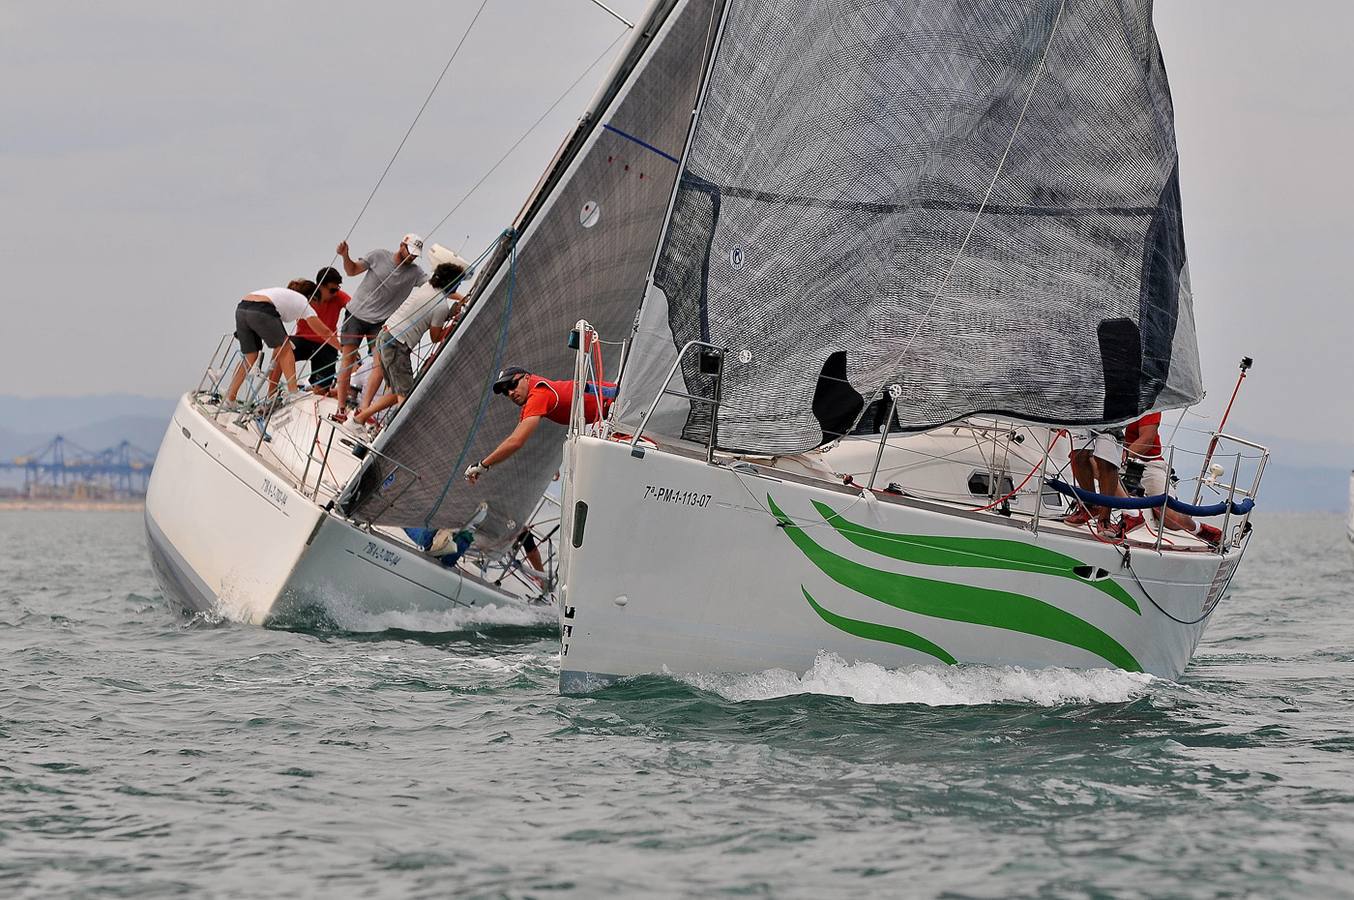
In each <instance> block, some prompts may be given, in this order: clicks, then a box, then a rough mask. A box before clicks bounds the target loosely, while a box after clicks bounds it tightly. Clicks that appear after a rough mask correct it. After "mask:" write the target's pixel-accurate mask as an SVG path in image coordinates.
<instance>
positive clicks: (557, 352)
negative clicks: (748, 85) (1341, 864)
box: [349, 0, 712, 547]
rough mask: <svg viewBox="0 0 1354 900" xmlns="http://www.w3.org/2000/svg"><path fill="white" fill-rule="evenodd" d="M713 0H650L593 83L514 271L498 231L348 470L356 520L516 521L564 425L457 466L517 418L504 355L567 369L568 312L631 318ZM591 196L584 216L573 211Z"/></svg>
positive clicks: (533, 365) (482, 542)
mask: <svg viewBox="0 0 1354 900" xmlns="http://www.w3.org/2000/svg"><path fill="white" fill-rule="evenodd" d="M711 9H712V0H689V2H683V0H679V2H676V3H659V4H656V5H655V6H654V7H653V8H652V10H651V17H650V18H649V19H648V20H647V21H646V22H642V23H640V29H639V37H638V38H637V39H636V41H637V44H632V45H631V46H632V50H631V52H632V53H638V54H641V55H639V57H638V62H637V63H635V64H634V66H633V68H631V70H630V71H629V72H628V73H626V72H625V71H624V69H622V70H621V72H620V78H621V79H622V82H621V85H620V89H619V91H615V92H613V94H612V96H611V98H610V99H607V95H606V92H605V91H604V92H603V94H602V95H601V96H602V100H601V103H602V106H601V108H599V109H595V110H594V111H593V115H594V118H593V120H592V122H591V123H590V127H588V128H587V129H586V130H585V132H584V133H583V135H582V136H581V139H582V141H583V143H582V145H581V147H580V148H579V149H578V150H576V151H574V153H573V159H572V160H570V159H569V155H568V154H569V152H570V150H569V148H568V147H567V146H566V149H565V151H564V154H565V155H564V156H563V157H562V158H561V160H560V161H558V163H557V166H556V168H555V170H552V172H553V174H556V175H558V174H559V172H558V169H559V168H560V167H563V168H564V171H563V174H562V177H559V178H557V179H556V182H555V183H554V184H553V185H552V184H551V183H550V178H551V175H547V179H546V182H545V186H544V188H543V190H544V193H543V194H538V196H537V197H536V198H535V200H534V201H533V202H531V203H529V204H528V206H527V208H526V210H525V211H524V213H523V217H522V218H521V219H519V221H518V223H517V224H518V229H519V231H520V237H519V238H518V240H517V247H516V251H517V252H516V264H515V266H513V265H510V261H509V260H508V259H507V258H506V253H505V252H502V251H505V250H506V247H507V244H508V242H505V243H504V246H503V247H502V248H500V251H501V252H500V253H499V255H498V256H497V257H495V258H494V259H492V260H491V262H490V264H489V265H490V266H493V265H494V263H495V262H497V263H498V267H497V270H496V271H494V272H493V274H492V276H491V277H492V280H486V281H485V284H486V285H487V288H486V289H485V290H484V291H483V292H481V293H480V295H479V296H478V297H474V298H472V299H473V306H472V309H471V313H470V314H469V315H468V317H467V319H466V321H465V322H464V323H463V324H462V326H461V327H460V328H459V329H458V332H457V334H456V335H455V336H454V337H453V338H452V340H451V342H450V343H448V344H447V345H446V346H445V347H443V348H442V351H441V352H440V353H439V355H438V357H437V359H436V361H435V362H434V363H433V366H432V368H431V369H430V370H429V371H428V372H427V374H426V375H425V376H424V377H423V379H422V380H421V381H420V383H419V384H418V385H417V386H416V388H415V390H414V392H413V394H412V396H411V397H410V399H409V401H408V403H407V404H406V407H405V409H403V410H402V411H401V412H400V414H399V416H398V417H397V418H396V420H395V422H394V424H393V426H392V428H391V429H389V430H388V433H387V435H386V436H385V439H384V441H383V442H382V443H379V444H378V445H377V450H378V451H379V452H380V453H381V454H383V455H384V457H386V459H382V458H372V459H371V460H370V461H369V464H368V466H367V468H366V469H365V470H364V472H363V474H362V476H361V477H360V479H359V481H358V484H357V486H356V493H355V497H354V498H353V499H351V500H350V501H349V506H350V508H349V513H350V515H352V516H353V517H354V518H355V519H357V520H359V521H373V522H376V523H378V524H394V525H423V524H426V525H428V526H430V527H448V526H450V527H455V526H458V525H461V524H463V523H465V522H466V521H468V520H469V519H470V518H471V517H472V516H473V515H474V514H475V511H476V508H477V506H478V505H479V503H480V502H481V501H488V503H489V516H488V518H487V519H486V520H485V521H484V523H483V524H482V525H481V526H480V528H479V531H478V533H477V542H476V543H477V545H479V546H489V547H493V546H495V545H496V544H502V543H503V542H505V541H510V540H512V539H513V538H514V537H515V536H516V533H517V531H519V530H520V529H521V527H522V525H523V524H524V522H525V520H526V518H527V516H528V515H529V514H530V513H531V510H532V509H533V508H534V507H535V505H536V503H537V501H538V500H539V499H540V497H541V495H542V493H544V491H545V489H546V488H547V487H548V486H549V485H550V482H551V479H552V478H553V477H554V475H555V472H556V471H557V469H558V468H559V464H560V458H561V450H562V444H563V438H564V429H563V427H562V426H559V425H555V424H554V423H552V422H549V421H548V420H542V422H541V423H540V427H539V428H538V429H537V430H536V433H535V434H534V435H533V436H532V438H531V440H530V441H529V442H528V443H527V445H526V446H525V447H524V448H523V449H522V450H520V451H518V452H517V453H516V454H515V455H514V456H513V457H512V458H511V459H509V460H507V461H505V462H504V463H502V464H500V465H497V466H495V467H494V468H493V469H492V470H491V471H490V472H489V473H488V474H486V475H485V476H484V477H482V478H481V479H480V480H479V482H478V483H477V484H475V485H470V484H467V483H466V482H465V481H464V479H463V478H462V477H461V476H462V472H463V471H464V469H465V467H466V466H468V465H470V464H471V463H474V462H476V461H478V460H480V459H482V458H483V457H485V456H487V455H488V454H489V452H490V451H491V450H492V449H493V448H494V447H495V446H497V444H498V443H499V441H501V440H502V439H503V438H504V437H506V436H507V435H508V434H509V433H510V432H511V431H512V429H513V428H514V426H516V424H517V422H518V415H519V410H518V408H517V407H516V406H514V405H513V404H512V402H511V401H509V400H508V399H507V398H505V397H501V396H494V395H491V394H490V393H489V391H490V387H491V385H492V383H493V380H494V377H495V375H496V374H497V371H498V370H499V368H500V367H502V366H509V365H517V366H522V367H524V368H526V369H528V370H529V371H531V372H533V373H535V374H538V375H540V376H542V377H545V378H570V377H572V375H573V366H574V352H573V351H571V350H570V349H569V348H568V345H567V344H568V340H567V339H568V333H569V331H570V329H572V328H573V326H574V323H575V322H577V321H578V320H579V319H580V318H583V319H587V320H588V321H590V322H592V323H594V324H595V325H596V326H597V327H598V328H599V330H600V331H601V333H602V334H603V335H607V334H610V335H624V334H627V333H628V332H629V330H630V328H631V327H632V326H633V323H634V317H635V312H636V310H637V309H638V307H639V303H640V300H641V298H642V297H643V293H644V284H645V278H646V276H647V275H648V270H649V267H650V265H651V264H652V262H653V257H654V252H655V250H656V248H657V246H658V238H659V235H660V233H661V230H662V223H663V217H664V214H665V213H666V211H667V205H668V202H669V199H670V198H671V194H672V188H673V184H674V182H675V180H676V176H677V168H678V166H677V158H679V157H680V155H681V152H682V148H683V146H684V145H685V142H686V138H687V133H688V130H689V128H690V125H691V109H692V105H693V103H694V102H695V96H696V91H697V88H698V85H699V80H700V76H701V70H702V63H703V61H704V58H705V55H706V49H707V48H706V44H707V42H708V41H709V40H710V38H711V35H712V29H711V27H710V23H711ZM650 38H652V40H650ZM636 47H637V48H638V49H636ZM575 139H576V140H578V139H579V137H578V136H576V138H575ZM594 207H595V208H596V210H597V212H596V217H595V220H594V219H593V218H592V217H591V216H589V215H587V214H586V212H585V208H586V211H591V210H592V209H593V208H594ZM510 294H511V308H510V309H509V295H510ZM504 335H506V338H505V339H503V340H502V342H501V338H503V336H504ZM477 420H478V422H477ZM389 460H394V461H395V462H397V463H399V466H396V465H393V464H392V463H391V462H390V461H389Z"/></svg>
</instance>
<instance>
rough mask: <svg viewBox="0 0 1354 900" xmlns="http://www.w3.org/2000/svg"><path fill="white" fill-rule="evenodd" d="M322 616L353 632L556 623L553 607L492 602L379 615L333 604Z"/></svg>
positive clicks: (446, 630)
mask: <svg viewBox="0 0 1354 900" xmlns="http://www.w3.org/2000/svg"><path fill="white" fill-rule="evenodd" d="M325 613H326V616H327V618H328V619H329V620H330V623H331V624H332V625H333V626H334V627H335V628H337V629H339V630H341V631H352V632H364V631H414V632H431V633H437V634H446V633H452V632H458V631H473V630H475V629H476V628H483V627H486V626H517V627H526V628H541V627H547V626H550V625H553V624H555V623H556V622H557V621H558V620H559V612H558V611H557V610H556V609H555V607H554V606H526V605H521V606H518V605H515V604H514V605H504V606H496V605H494V604H492V603H490V604H488V605H485V606H476V607H471V608H468V609H448V610H438V611H430V610H385V611H382V612H372V611H369V610H363V609H358V608H356V607H351V606H344V605H342V604H336V605H329V606H327V607H326V609H325Z"/></svg>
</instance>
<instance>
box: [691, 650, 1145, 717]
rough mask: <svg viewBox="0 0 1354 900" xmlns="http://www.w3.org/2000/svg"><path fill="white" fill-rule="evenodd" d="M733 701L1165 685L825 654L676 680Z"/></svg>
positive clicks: (1054, 701) (972, 697)
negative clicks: (898, 664) (894, 664)
mask: <svg viewBox="0 0 1354 900" xmlns="http://www.w3.org/2000/svg"><path fill="white" fill-rule="evenodd" d="M673 677H675V678H676V679H677V680H679V681H682V682H684V683H686V684H689V685H691V686H692V687H695V688H699V689H700V690H705V691H710V692H711V693H714V694H718V695H719V696H721V697H724V698H725V699H726V700H734V701H744V700H770V699H774V698H776V697H787V696H791V695H794V694H823V695H827V696H834V697H850V698H851V699H852V700H855V701H856V702H858V703H869V704H902V703H915V704H921V705H924V706H985V705H990V704H1000V703H1025V704H1033V705H1036V706H1061V705H1064V704H1069V703H1123V702H1126V701H1128V700H1134V699H1136V698H1138V697H1141V696H1142V695H1143V694H1145V693H1146V692H1147V691H1148V689H1149V688H1150V687H1151V685H1152V683H1153V682H1155V681H1157V680H1158V679H1156V678H1154V677H1153V676H1151V675H1144V674H1141V673H1133V672H1124V671H1121V670H1118V669H1060V668H1049V669H1025V668H1021V667H1019V666H1002V667H997V666H944V667H940V666H934V667H932V666H917V667H909V668H905V669H886V668H884V667H883V666H880V665H878V664H876V663H868V662H854V663H848V662H846V661H845V660H843V659H842V658H841V657H840V656H837V655H836V654H835V653H819V654H818V658H817V659H815V660H814V663H813V666H812V667H811V668H810V669H809V670H808V671H807V672H805V673H804V674H802V675H798V674H796V673H794V672H791V671H789V670H788V669H768V670H766V671H764V672H757V673H754V674H746V675H708V674H691V675H675V676H673Z"/></svg>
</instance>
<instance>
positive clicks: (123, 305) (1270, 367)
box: [0, 0, 1354, 444]
mask: <svg viewBox="0 0 1354 900" xmlns="http://www.w3.org/2000/svg"><path fill="white" fill-rule="evenodd" d="M479 5H480V4H479V0H437V2H425V0H402V2H400V3H375V2H362V3H357V2H335V0H328V2H318V0H297V2H285V0H270V2H261V0H232V2H231V3H228V4H227V3H215V4H205V3H193V2H175V3H171V2H133V0H118V2H115V3H99V4H96V3H92V2H68V0H44V2H31V3H29V2H22V3H21V2H17V0H9V2H3V3H0V84H3V85H4V89H3V91H0V122H3V127H2V128H0V253H3V262H4V269H5V282H6V285H5V293H6V298H5V301H4V303H5V310H6V312H7V316H6V320H7V322H8V325H9V334H10V340H9V343H8V348H7V349H8V352H7V353H6V354H5V355H4V359H5V362H4V364H3V371H4V373H5V378H4V387H3V388H0V393H17V394H23V395H41V394H86V393H104V392H122V391H126V392H134V393H144V394H154V395H166V396H167V395H173V394H176V393H178V392H180V391H182V390H184V389H186V388H187V387H189V386H190V385H191V384H193V383H195V382H196V380H197V377H198V375H199V374H200V371H201V368H202V366H203V364H204V362H205V360H206V357H207V355H208V354H209V352H210V351H211V350H212V348H213V347H214V346H215V345H216V341H217V340H218V339H219V337H220V335H221V334H223V333H224V332H226V331H228V330H230V329H231V328H232V327H233V325H232V322H233V320H232V309H233V307H234V304H235V302H236V300H238V299H239V297H240V296H241V295H243V294H244V293H246V292H248V291H249V290H253V289H256V288H259V287H264V286H271V285H275V284H284V283H285V282H286V281H287V280H288V279H289V278H292V277H296V276H301V275H310V274H313V272H314V270H315V269H316V268H318V267H319V266H321V265H324V264H326V263H328V262H329V260H330V259H331V257H332V254H333V248H334V244H335V243H337V241H338V240H339V239H340V238H342V237H343V235H344V233H345V232H346V231H347V230H348V228H349V226H350V225H351V223H352V221H353V219H354V217H355V216H356V215H357V212H358V210H359V209H360V208H361V206H362V203H363V201H364V200H365V199H366V197H367V194H368V192H369V191H370V190H371V188H372V186H373V185H374V184H375V182H376V179H377V177H378V176H379V175H380V173H381V170H382V169H383V168H384V166H385V164H386V162H387V160H388V159H389V157H390V154H391V153H392V152H393V151H394V149H395V147H396V145H397V144H398V143H399V140H400V137H401V136H402V135H403V133H404V131H405V129H406V128H407V127H408V125H409V122H410V121H411V120H412V118H413V116H414V114H415V112H417V110H418V107H419V105H420V104H421V103H422V101H423V98H424V96H425V95H426V93H427V91H428V89H429V87H431V85H432V83H433V81H434V79H435V78H436V77H437V74H438V72H439V71H441V69H442V66H443V65H444V64H445V63H446V60H447V57H448V56H449V55H450V53H451V50H452V48H453V47H454V46H455V44H456V42H457V41H458V40H459V39H460V36H461V34H462V31H463V30H464V28H465V25H466V23H467V22H468V21H469V19H470V17H471V16H472V15H473V14H474V12H475V10H476V9H477V8H478V7H479ZM610 5H611V6H612V7H613V8H615V9H617V10H618V11H620V12H621V13H622V14H624V15H626V16H628V17H630V18H634V17H636V16H638V14H639V13H640V11H641V10H642V9H643V7H644V6H645V4H644V2H643V0H611V2H610ZM1156 21H1157V30H1158V33H1159V35H1160V38H1161V42H1162V45H1163V48H1164V52H1165V57H1166V66H1167V70H1168V72H1169V73H1170V78H1171V84H1172V89H1173V92H1174V95H1175V104H1176V120H1177V128H1178V132H1179V139H1180V154H1181V173H1182V192H1183V195H1184V204H1185V229H1186V240H1187V245H1188V252H1189V256H1190V268H1191V274H1192V277H1193V282H1194V291H1195V298H1196V317H1197V321H1198V326H1199V334H1200V345H1201V352H1202V355H1203V361H1204V367H1205V368H1204V374H1205V382H1206V384H1207V386H1208V390H1209V398H1208V400H1207V401H1206V402H1205V404H1204V405H1203V407H1202V408H1203V409H1204V410H1205V411H1207V412H1210V413H1212V414H1214V415H1216V413H1217V412H1218V411H1220V409H1221V406H1222V405H1224V404H1225V402H1226V399H1227V396H1228V395H1229V394H1230V392H1231V389H1232V385H1233V382H1234V380H1235V374H1236V363H1237V361H1238V360H1239V358H1240V357H1241V356H1242V355H1243V354H1245V355H1250V356H1254V357H1255V359H1256V367H1255V370H1254V374H1253V376H1252V377H1251V378H1250V379H1249V380H1248V381H1247V384H1246V387H1245V389H1244V392H1243V395H1242V399H1241V400H1240V401H1238V405H1237V410H1236V412H1234V413H1233V415H1234V417H1236V418H1237V420H1238V422H1240V423H1242V424H1244V425H1245V426H1247V427H1248V430H1251V431H1255V432H1261V433H1267V434H1272V435H1286V436H1289V437H1297V436H1300V435H1306V436H1309V437H1310V438H1312V439H1316V440H1325V441H1340V442H1345V443H1350V444H1354V399H1352V396H1354V357H1352V355H1351V348H1352V347H1354V303H1351V299H1352V297H1351V294H1352V291H1351V287H1350V276H1349V275H1348V270H1349V267H1350V257H1351V256H1354V215H1352V214H1351V209H1354V179H1352V178H1351V177H1350V174H1349V160H1350V159H1351V157H1352V156H1354V154H1352V153H1351V147H1350V141H1351V138H1354V91H1351V87H1352V86H1354V77H1351V75H1350V72H1349V68H1348V67H1349V64H1350V63H1349V61H1350V59H1351V58H1354V4H1351V3H1349V2H1348V0H1303V2H1300V3H1287V4H1274V3H1272V2H1266V3H1261V2H1256V0H1159V2H1158V4H1157V10H1156ZM622 31H623V26H621V25H620V24H619V23H617V22H616V21H615V20H613V19H611V18H609V17H608V16H607V15H606V13H604V12H602V11H601V10H599V9H597V8H596V7H595V6H593V5H592V4H591V3H590V2H589V0H489V3H488V6H487V7H486V9H485V11H484V13H483V15H482V17H481V18H480V20H479V22H478V23H477V24H476V26H475V29H474V31H473V33H472V34H471V39H470V40H469V41H468V42H467V44H466V45H465V48H464V49H463V50H462V51H461V53H460V55H459V56H458V57H457V59H456V61H455V63H454V64H453V66H452V68H451V70H450V72H449V73H448V75H447V78H446V80H445V81H444V82H443V84H442V86H441V88H440V89H439V90H438V92H437V94H436V95H435V96H434V98H433V100H432V103H431V104H430V105H429V107H428V110H427V112H426V113H424V117H423V119H422V121H421V123H420V124H419V127H418V128H417V129H416V130H415V131H414V133H413V136H412V137H411V138H410V140H409V143H408V144H407V145H406V147H405V149H404V151H403V152H402V153H401V155H400V157H399V159H398V161H397V162H396V163H395V166H394V168H393V169H392V170H391V172H390V175H389V176H388V178H387V180H386V182H385V184H384V186H383V187H382V189H381V191H380V192H379V193H378V194H377V195H376V198H375V200H374V201H373V203H372V205H371V208H370V209H369V210H368V211H367V213H366V215H365V216H364V217H363V219H362V221H361V223H360V224H359V225H358V227H357V230H356V232H355V233H354V235H353V238H352V244H353V249H354V251H355V253H357V252H361V251H365V250H367V249H369V248H371V247H377V246H380V247H387V248H393V246H394V245H395V243H396V242H397V241H398V240H399V237H400V235H401V234H403V233H404V232H406V231H418V232H422V233H427V231H428V230H429V229H431V228H432V227H433V225H434V224H435V223H436V222H438V221H439V220H440V219H442V218H443V216H445V215H446V214H447V212H448V211H449V210H450V209H451V208H452V207H453V205H454V204H455V203H456V202H457V201H458V200H460V199H461V197H462V196H463V195H464V194H465V193H466V191H467V190H468V189H469V188H470V186H471V185H473V184H474V183H475V181H477V180H478V179H479V178H480V177H481V176H482V175H483V174H484V173H485V172H486V170H488V169H489V167H490V166H491V165H493V163H494V162H495V161H496V160H497V159H498V158H499V156H500V155H501V154H502V153H503V152H504V151H505V150H506V149H507V148H508V147H509V146H510V145H511V144H512V143H513V142H514V141H516V140H517V139H518V138H519V137H520V136H521V135H522V133H523V132H524V131H526V129H527V128H528V127H529V126H530V125H531V123H532V122H534V121H535V120H536V119H537V117H538V116H540V115H541V113H542V112H544V111H545V110H546V108H548V107H549V106H550V104H551V103H553V102H554V101H555V100H556V99H557V98H558V97H559V96H560V94H561V92H562V91H563V90H564V89H565V88H566V87H567V86H568V85H569V84H570V83H571V82H573V81H574V79H576V78H578V77H579V75H580V74H582V73H583V72H584V71H585V70H586V69H587V68H588V67H589V66H590V65H591V64H592V63H593V62H594V60H596V59H597V58H598V56H599V54H602V53H603V52H604V51H605V50H606V48H607V47H608V46H609V45H611V44H612V43H613V41H615V40H616V39H617V38H618V37H619V36H620V34H621V32H622ZM610 61H611V57H610V55H608V56H607V57H606V59H605V60H604V61H603V62H602V63H601V64H599V65H597V66H596V67H594V68H593V69H592V71H591V72H589V73H588V74H587V76H586V77H584V78H583V81H582V82H581V83H580V85H579V86H578V87H577V88H576V89H575V90H573V91H572V92H570V93H569V94H568V96H567V97H566V99H565V100H564V102H563V103H561V104H560V106H559V107H558V108H557V109H556V111H555V112H554V113H553V114H552V115H551V116H550V117H549V118H547V119H546V121H545V122H544V123H543V124H542V125H541V127H540V128H538V129H537V130H536V131H535V132H534V133H533V134H532V135H531V137H529V138H528V139H527V140H526V141H525V142H524V143H523V144H522V146H521V147H520V148H519V149H518V150H517V151H516V152H515V153H514V154H513V155H512V156H511V157H510V158H509V160H508V162H507V163H506V164H505V165H504V166H503V167H502V168H501V169H500V170H499V171H498V172H497V173H496V174H495V175H493V176H491V177H490V178H489V179H488V180H487V181H486V182H485V184H484V186H483V187H482V188H481V189H480V190H479V191H478V192H477V193H476V194H475V195H474V196H473V197H472V198H471V199H470V200H469V201H468V202H466V203H465V204H464V205H463V206H461V207H460V209H459V210H458V211H457V212H456V213H455V214H454V215H452V216H451V217H450V219H448V221H447V223H446V225H444V226H443V227H442V228H441V229H440V230H439V231H438V232H437V233H436V234H435V235H433V236H432V237H433V239H434V240H437V241H438V242H440V243H443V244H446V245H447V246H450V247H452V248H453V249H458V250H459V249H461V248H463V247H464V248H465V249H466V251H467V255H471V256H473V255H475V254H477V253H478V252H479V251H480V250H481V249H483V247H484V246H485V245H486V244H487V243H488V242H489V241H490V240H491V239H492V238H493V237H494V235H496V234H497V233H498V232H499V231H500V230H501V229H502V228H503V227H504V226H505V225H506V224H507V223H509V222H510V221H511V219H512V218H513V216H514V214H515V213H516V211H517V209H518V207H519V206H520V205H521V202H522V200H523V199H524V198H525V196H526V193H527V192H528V191H529V190H530V188H531V187H532V185H533V184H534V183H535V181H536V179H537V178H538V177H539V175H540V173H541V170H542V169H543V167H544V166H545V164H546V163H547V162H548V160H549V158H550V155H551V154H552V152H553V151H554V149H555V147H556V145H557V144H558V143H559V141H560V139H561V137H562V136H563V135H564V133H565V132H566V130H567V129H568V128H569V126H570V124H571V123H572V122H573V120H574V119H575V118H576V117H577V115H578V114H579V113H580V112H581V110H582V108H583V107H584V106H585V105H586V103H587V101H588V99H589V98H590V96H591V95H592V92H593V91H594V90H595V89H596V87H597V84H598V82H599V81H600V79H601V77H602V76H603V74H604V73H605V71H606V67H607V65H608V64H609V63H610ZM349 287H350V289H351V287H352V284H350V285H349ZM568 324H571V323H561V326H560V327H561V328H564V327H566V326H567V325H568Z"/></svg>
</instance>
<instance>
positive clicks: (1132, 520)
mask: <svg viewBox="0 0 1354 900" xmlns="http://www.w3.org/2000/svg"><path fill="white" fill-rule="evenodd" d="M1142 525H1143V520H1142V516H1136V515H1135V516H1124V517H1123V520H1122V521H1121V522H1120V523H1119V526H1120V529H1121V532H1122V533H1123V534H1128V533H1129V532H1130V531H1133V530H1134V529H1135V528H1141V527H1142Z"/></svg>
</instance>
